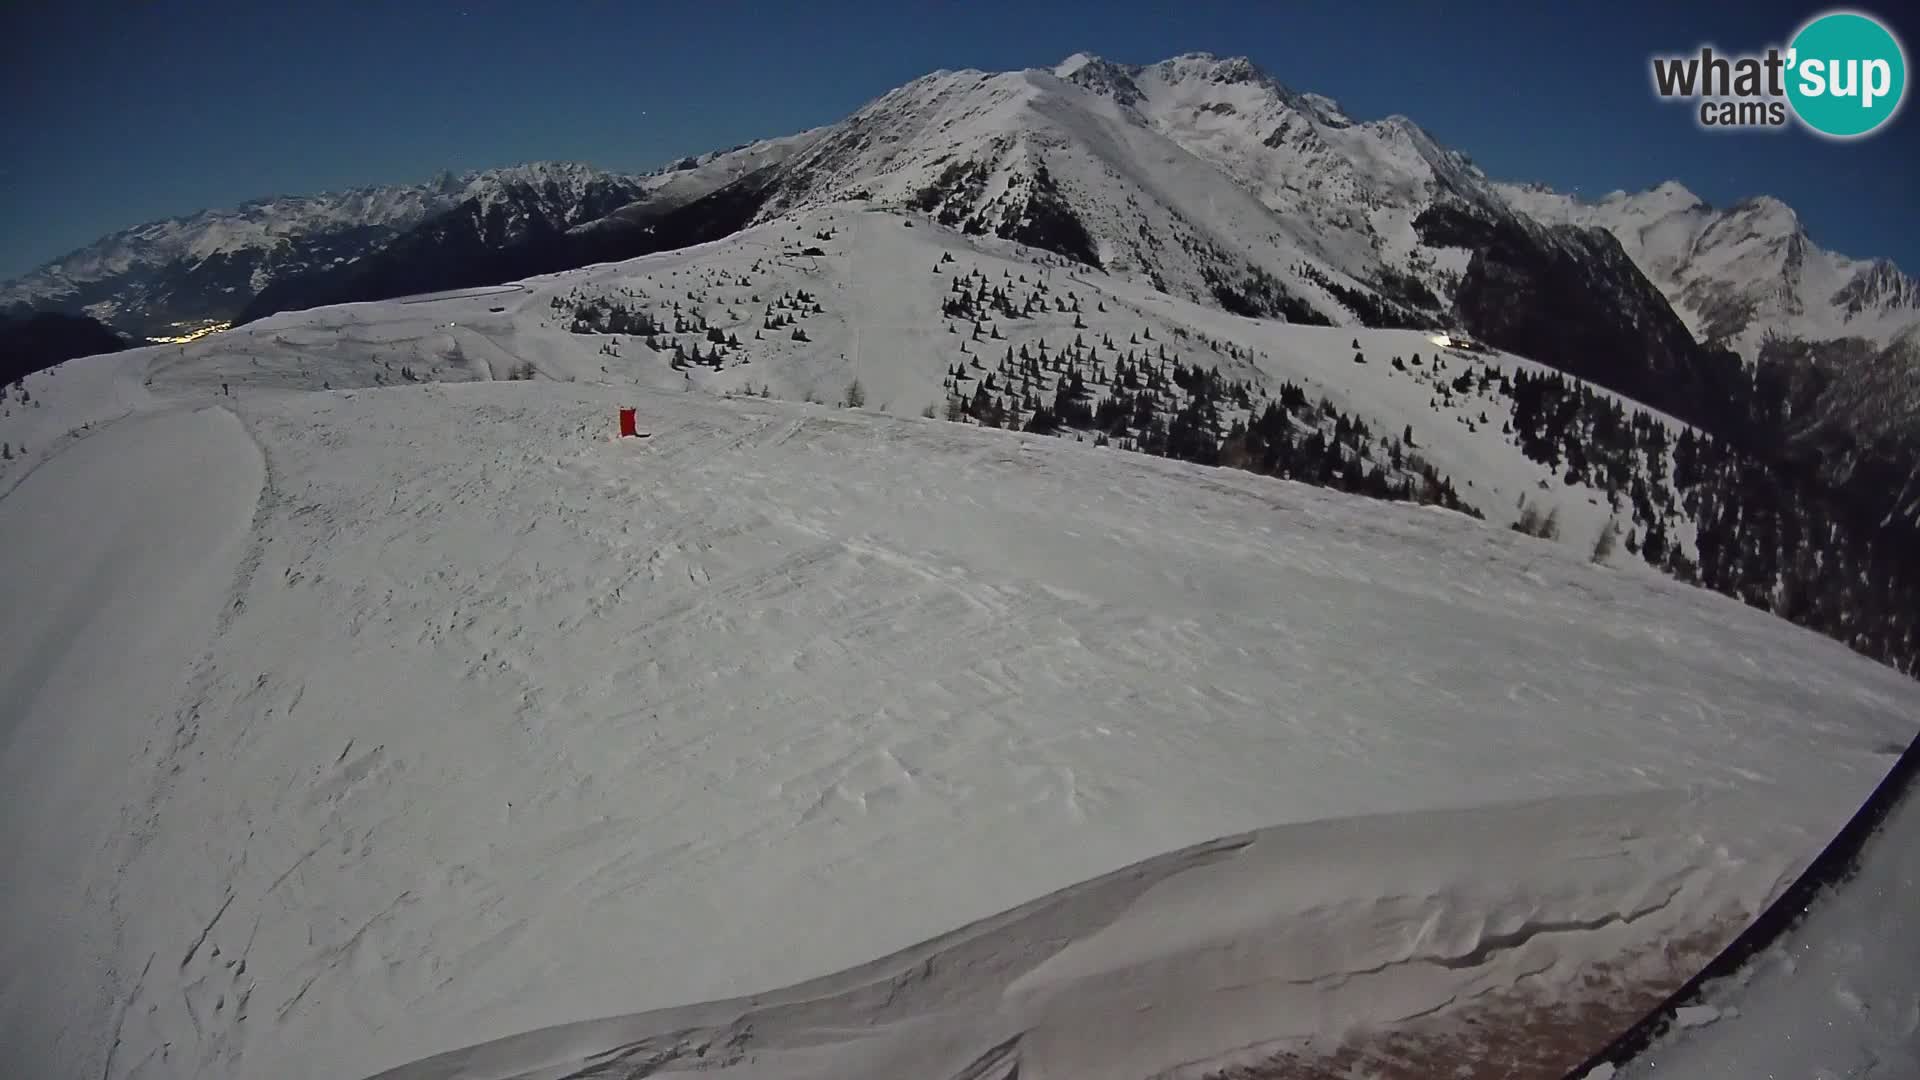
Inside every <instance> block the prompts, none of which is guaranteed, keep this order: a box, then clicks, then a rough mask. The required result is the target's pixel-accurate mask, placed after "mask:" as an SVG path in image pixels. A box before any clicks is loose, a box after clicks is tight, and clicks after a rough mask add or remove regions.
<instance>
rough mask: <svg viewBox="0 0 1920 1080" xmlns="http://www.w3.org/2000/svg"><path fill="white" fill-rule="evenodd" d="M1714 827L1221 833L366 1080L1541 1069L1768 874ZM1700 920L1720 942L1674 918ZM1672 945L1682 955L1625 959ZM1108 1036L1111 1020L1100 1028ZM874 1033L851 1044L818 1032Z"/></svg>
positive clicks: (1602, 811)
mask: <svg viewBox="0 0 1920 1080" xmlns="http://www.w3.org/2000/svg"><path fill="white" fill-rule="evenodd" d="M1749 797H1750V796H1749ZM1731 809H1732V807H1731V806H1716V805H1714V800H1713V799H1710V798H1703V797H1702V796H1700V795H1698V794H1697V793H1696V794H1693V795H1685V794H1682V793H1664V792H1663V793H1657V794H1651V795H1645V796H1637V797H1635V798H1632V799H1624V800H1623V799H1618V798H1584V799H1569V800H1564V801H1552V802H1546V803H1531V804H1524V805H1517V806H1498V807H1487V808H1482V809H1475V810H1466V811H1448V812H1440V813H1434V814H1426V815H1387V816H1381V817H1362V818H1349V819H1344V820H1340V821H1325V822H1314V823H1310V824H1303V825H1293V826H1284V827H1279V828H1274V829H1266V830H1261V831H1258V832H1254V833H1249V834H1244V835H1239V836H1232V837H1226V838H1222V839H1220V840H1216V841H1212V842H1209V843H1206V844H1201V845H1196V846H1194V847H1191V848H1187V849H1183V850H1181V851H1178V852H1174V853H1171V854H1169V855H1164V856H1160V857H1157V858H1153V859H1149V860H1146V861H1145V862H1142V863H1139V864H1135V865H1134V866H1131V867H1128V868H1126V869H1124V870H1121V871H1117V872H1115V873H1113V874H1110V875H1106V876H1104V877H1102V878H1098V879H1095V880H1093V881H1089V882H1085V883H1082V884H1079V885H1075V886H1071V887H1069V888H1067V889H1063V890H1061V891H1059V892H1056V893H1053V894H1051V895H1049V896H1046V897H1043V898H1041V899H1039V900H1036V901H1034V902H1032V903H1028V904H1024V905H1021V906H1020V907H1019V908H1016V909H1014V910H1012V911H1008V912H1005V913H1002V914H999V915H995V916H993V917H991V918H988V919H985V920H983V921H981V922H979V923H975V924H973V925H970V926H968V927H966V928H964V929H962V930H959V931H956V932H954V933H951V934H947V935H942V936H941V937H939V938H936V939H934V940H932V941H929V942H926V943H923V944H920V945H917V946H915V947H913V948H911V949H908V950H905V951H904V952H902V953H899V954H896V955H894V956H889V957H886V958H884V959H881V960H878V961H876V962H874V963H871V964H866V965H862V966H861V967H858V968H855V969H852V970H850V971H846V972H842V973H837V974H835V975H831V976H827V977H825V978H822V979H818V980H813V981H810V982H807V983H803V984H800V985H797V986H794V987H790V988H786V989H781V990H775V991H771V992H768V993H763V994H756V995H754V996H752V997H749V998H744V999H735V1000H731V1001H723V1002H713V1003H709V1004H705V1005H701V1006H697V1007H691V1008H679V1009H670V1010H666V1011H663V1012H660V1013H654V1014H641V1015H637V1016H630V1017H622V1018H617V1019H609V1020H596V1021H590V1022H586V1023H581V1024H574V1025H568V1026H565V1027H561V1028H556V1029H549V1030H544V1031H538V1032H531V1033H527V1034H524V1035H519V1036H514V1037H510V1038H506V1039H502V1040H499V1041H497V1042H493V1043H489V1044H484V1045H481V1046H476V1047H472V1048H470V1049H466V1050H461V1051H457V1052H455V1053H451V1054H447V1055H443V1056H438V1057H435V1058H430V1059H427V1060H424V1061H421V1062H418V1063H416V1064H413V1065H410V1066H407V1067H403V1068H400V1069H396V1070H392V1071H390V1072H387V1073H382V1074H380V1080H450V1078H453V1077H465V1078H468V1080H483V1078H484V1080H507V1078H509V1077H528V1076H552V1075H560V1074H563V1073H565V1072H566V1071H567V1070H570V1069H582V1068H586V1067H588V1066H590V1065H592V1066H597V1067H598V1068H600V1069H602V1070H606V1073H605V1074H606V1075H608V1076H612V1077H619V1076H639V1075H645V1074H646V1070H647V1069H648V1068H654V1069H658V1068H662V1067H666V1068H672V1067H673V1066H675V1065H678V1064H683V1063H684V1064H692V1063H693V1062H694V1061H699V1062H700V1063H701V1066H700V1067H701V1068H702V1069H703V1070H709V1071H712V1072H715V1073H718V1074H720V1075H722V1076H782V1077H792V1078H796V1080H797V1078H805V1077H820V1078H826V1077H847V1078H854V1077H859V1078H871V1080H885V1078H890V1077H899V1076H915V1077H943V1078H944V1077H967V1076H983V1075H989V1076H1012V1075H1015V1074H1016V1073H1017V1074H1018V1075H1021V1076H1028V1075H1038V1076H1049V1077H1054V1076H1089V1077H1091V1076H1122V1075H1125V1076H1150V1075H1161V1074H1163V1073H1165V1072H1167V1071H1169V1070H1178V1071H1177V1072H1176V1073H1175V1075H1181V1076H1200V1075H1211V1074H1215V1073H1216V1071H1217V1070H1220V1069H1223V1068H1227V1067H1229V1066H1238V1067H1239V1068H1242V1069H1257V1068H1260V1067H1263V1066H1264V1067H1269V1068H1273V1069H1276V1070H1284V1069H1287V1068H1291V1069H1294V1070H1299V1069H1302V1068H1304V1067H1310V1066H1309V1065H1308V1063H1309V1062H1316V1061H1317V1059H1321V1058H1324V1057H1330V1056H1334V1055H1336V1054H1345V1055H1350V1056H1352V1057H1353V1058H1358V1059H1360V1060H1361V1061H1364V1062H1365V1063H1366V1065H1368V1066H1372V1067H1373V1068H1374V1069H1376V1070H1381V1071H1385V1070H1387V1069H1391V1068H1393V1067H1394V1066H1396V1065H1397V1064H1399V1062H1398V1061H1397V1060H1396V1059H1400V1058H1402V1057H1404V1056H1407V1055H1410V1054H1415V1055H1419V1056H1420V1057H1421V1058H1422V1059H1423V1060H1424V1062H1425V1064H1426V1065H1427V1066H1429V1067H1437V1066H1439V1065H1440V1064H1441V1063H1442V1062H1448V1061H1453V1062H1463V1063H1464V1062H1471V1061H1475V1060H1478V1059H1479V1058H1481V1057H1483V1056H1484V1055H1485V1054H1487V1053H1488V1052H1489V1051H1491V1050H1492V1049H1493V1046H1492V1045H1490V1044H1489V1043H1480V1042H1477V1041H1476V1040H1474V1039H1473V1038H1471V1037H1462V1034H1461V1029H1462V1028H1464V1029H1466V1031H1469V1032H1470V1031H1471V1030H1472V1027H1473V1026H1475V1025H1478V1026H1481V1027H1484V1028H1485V1029H1487V1031H1488V1032H1489V1035H1488V1036H1487V1037H1488V1039H1489V1040H1494V1041H1499V1042H1505V1041H1507V1040H1513V1039H1515V1037H1516V1036H1519V1035H1520V1034H1521V1033H1522V1032H1524V1036H1522V1037H1523V1038H1525V1039H1529V1040H1531V1041H1532V1043H1533V1045H1531V1046H1529V1047H1527V1048H1526V1049H1525V1050H1524V1051H1523V1052H1522V1053H1520V1054H1518V1055H1514V1056H1512V1057H1510V1058H1509V1059H1508V1060H1507V1062H1506V1066H1507V1068H1508V1069H1509V1070H1511V1071H1514V1072H1521V1073H1525V1074H1528V1075H1532V1074H1536V1073H1537V1074H1539V1075H1546V1074H1548V1073H1549V1072H1551V1071H1552V1070H1553V1069H1554V1067H1555V1066H1556V1065H1559V1066H1560V1067H1561V1068H1563V1069H1564V1067H1565V1061H1566V1056H1565V1055H1566V1049H1565V1048H1566V1047H1567V1046H1569V1045H1573V1046H1577V1045H1579V1044H1580V1043H1581V1042H1582V1041H1583V1040H1587V1039H1591V1038H1593V1037H1594V1036H1595V1035H1601V1036H1602V1037H1604V1033H1606V1032H1607V1031H1608V1029H1609V1027H1610V1026H1611V1025H1613V1024H1617V1023H1618V1022H1619V1021H1620V1019H1621V1018H1622V1017H1627V1016H1631V1015H1632V1010H1633V1009H1634V1007H1635V1006H1634V1002H1636V1001H1640V1002H1642V1003H1644V998H1645V995H1646V994H1647V991H1648V988H1649V986H1650V985H1659V984H1660V983H1662V982H1665V981H1666V980H1667V979H1669V978H1671V972H1672V970H1673V968H1675V967H1682V966H1684V965H1686V964H1688V963H1697V962H1698V961H1699V959H1700V958H1701V956H1702V955H1703V951H1704V950H1706V949H1708V948H1710V947H1711V946H1710V945H1709V944H1708V942H1710V941H1712V940H1714V939H1717V938H1720V937H1723V936H1724V935H1725V934H1726V933H1727V930H1728V928H1729V927H1731V926H1733V925H1737V924H1738V923H1739V922H1741V921H1742V920H1743V919H1744V918H1745V917H1747V916H1748V915H1750V914H1751V912H1752V909H1751V907H1750V906H1749V905H1752V904H1754V903H1756V902H1758V901H1760V900H1761V898H1762V897H1764V896H1765V895H1766V894H1767V893H1768V892H1769V891H1770V889H1771V888H1772V884H1771V882H1770V881H1769V880H1768V879H1769V878H1770V877H1771V876H1772V875H1773V874H1774V873H1775V872H1777V870H1778V869H1779V864H1778V863H1777V861H1776V860H1775V859H1773V858H1769V857H1768V856H1767V855H1765V854H1764V853H1760V852H1753V851H1748V850H1745V843H1746V841H1745V840H1743V839H1735V840H1734V843H1735V845H1736V846H1735V847H1734V848H1732V849H1721V850H1718V851H1710V850H1709V849H1710V848H1711V847H1712V845H1713V844H1714V843H1715V842H1716V841H1715V839H1714V838H1713V837H1714V836H1715V835H1717V834H1716V829H1717V827H1716V826H1713V825H1707V826H1706V828H1707V831H1706V832H1704V833H1700V834H1696V835H1693V836H1691V837H1687V838H1686V839H1684V840H1681V842H1680V843H1678V844H1677V845H1675V844H1673V843H1672V842H1673V841H1675V840H1679V839H1680V837H1681V835H1682V834H1683V833H1684V832H1685V828H1686V826H1687V825H1698V824H1705V823H1707V822H1711V821H1714V820H1716V819H1723V815H1725V814H1727V813H1728V812H1729V810H1731ZM1522 818H1524V819H1526V820H1525V822H1524V823H1522V821H1521V819H1522ZM1569 866H1572V867H1577V869H1575V870H1574V871H1573V872H1572V875H1571V876H1568V875H1567V872H1566V870H1565V868H1567V867H1569ZM1548 868H1552V869H1548ZM1742 880H1744V884H1736V882H1738V881H1742ZM1496 882H1497V883H1498V884H1497V885H1496V884H1495V883H1496ZM1534 889H1538V890H1539V892H1538V893H1537V894H1535V893H1533V891H1532V890H1534ZM1743 893H1744V895H1742V894H1743ZM1361 898H1366V899H1361ZM1703 903H1704V904H1707V905H1710V906H1716V907H1718V909H1719V912H1720V914H1721V915H1722V916H1723V917H1724V922H1723V923H1720V924H1718V925H1716V924H1715V921H1714V920H1713V919H1711V918H1707V919H1701V918H1700V917H1699V915H1698V913H1697V912H1695V913H1693V914H1682V912H1684V911H1685V909H1686V907H1687V906H1688V905H1698V904H1703ZM1703 927H1704V928H1706V929H1703ZM1668 935H1671V936H1672V937H1673V938H1675V939H1678V942H1679V944H1677V946H1676V947H1673V948H1672V949H1671V951H1669V952H1667V954H1666V955H1663V956H1659V957H1655V956H1652V955H1647V954H1648V953H1650V952H1651V950H1649V949H1648V944H1649V943H1651V942H1654V941H1657V940H1660V939H1661V938H1662V937H1665V936H1668ZM1623 956H1628V957H1632V961H1631V962H1630V963H1625V964H1622V963H1621V962H1620V959H1621V957H1623ZM1609 968H1611V970H1610V971H1608V969H1609ZM1596 970H1602V971H1608V974H1606V975H1602V976H1600V977H1598V978H1596V977H1595V971H1596ZM1523 984H1524V985H1525V986H1526V989H1525V990H1523V991H1520V992H1517V993H1516V992H1515V991H1514V988H1515V987H1516V986H1517V985H1523ZM882 999H884V1003H881V1002H882ZM1116 1015H1130V1016H1131V1017H1132V1019H1131V1020H1130V1021H1129V1022H1128V1023H1127V1024H1125V1025H1123V1026H1122V1027H1120V1028H1117V1029H1116V1028H1115V1027H1114V1025H1113V1023H1112V1018H1113V1017H1114V1016H1116ZM1469 1017H1470V1018H1471V1023H1468V1020H1467V1018H1469ZM876 1025H877V1026H878V1030H877V1031H876V1032H874V1033H873V1034H870V1035H863V1036H862V1037H860V1038H857V1039H856V1038H841V1039H835V1038H833V1037H831V1036H827V1037H822V1035H821V1034H819V1033H820V1032H821V1031H823V1030H824V1031H833V1030H836V1029H837V1030H856V1029H863V1028H870V1027H873V1026H876ZM1502 1029H1504V1030H1502ZM1387 1031H1391V1032H1393V1033H1394V1037H1393V1039H1392V1040H1391V1041H1389V1039H1387V1038H1384V1037H1383V1035H1382V1033H1383V1032H1387ZM930 1035H933V1036H934V1037H932V1038H930V1037H929V1036H930ZM1223 1048H1225V1049H1226V1052H1224V1053H1223V1052H1222V1050H1223ZM1333 1048H1338V1049H1333ZM1356 1064H1357V1062H1356ZM1281 1074H1282V1075H1285V1074H1286V1073H1285V1072H1284V1071H1283V1072H1282V1073H1281Z"/></svg>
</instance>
